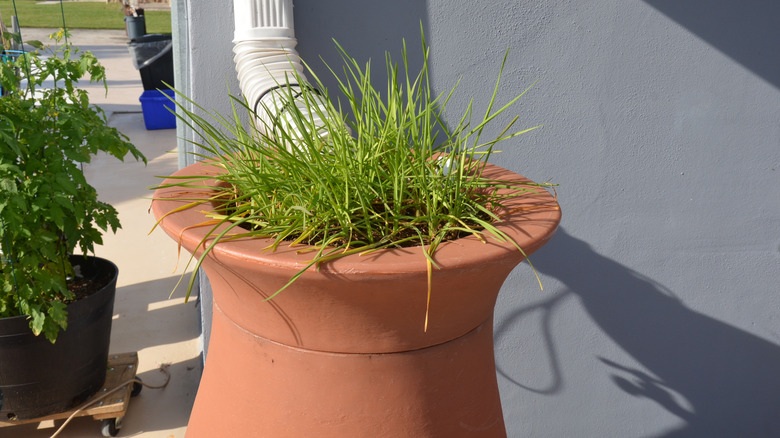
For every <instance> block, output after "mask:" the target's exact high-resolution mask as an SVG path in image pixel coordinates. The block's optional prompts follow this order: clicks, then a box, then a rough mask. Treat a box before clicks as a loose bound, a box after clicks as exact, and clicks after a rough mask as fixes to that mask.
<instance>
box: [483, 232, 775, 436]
mask: <svg viewBox="0 0 780 438" xmlns="http://www.w3.org/2000/svg"><path fill="white" fill-rule="evenodd" d="M533 260H534V265H535V266H536V268H537V270H538V271H539V272H540V273H542V274H544V275H547V276H549V277H554V278H556V279H558V280H559V281H561V282H562V283H563V284H565V285H566V287H567V288H568V291H567V292H565V293H563V294H560V295H557V296H555V297H552V298H550V299H548V300H547V301H544V302H542V303H541V304H536V305H534V306H531V307H528V308H524V309H520V310H519V311H517V312H515V313H513V314H512V316H511V317H510V318H509V319H510V322H511V319H516V318H521V317H524V316H526V315H527V314H528V313H530V312H534V311H538V310H543V311H544V312H545V313H544V317H543V318H542V322H543V333H544V334H543V336H544V339H545V342H546V347H547V349H548V350H549V355H550V367H551V369H552V375H553V381H552V383H550V384H549V385H547V386H546V387H544V388H530V387H528V385H524V384H521V383H520V382H517V381H515V380H513V379H512V377H511V376H506V374H504V375H505V376H506V377H507V378H509V379H510V381H513V383H514V384H516V385H518V386H520V387H522V388H525V389H527V390H529V391H534V392H537V393H542V394H553V393H556V392H557V391H559V390H560V389H561V387H562V381H563V376H562V373H561V366H560V365H559V363H558V358H557V353H556V351H555V343H554V339H553V338H552V335H551V330H550V318H551V315H552V313H553V312H554V310H555V307H556V306H557V305H558V304H560V303H561V302H562V301H563V300H564V299H565V298H566V297H568V296H569V295H571V294H574V295H576V296H577V297H579V299H580V302H581V303H582V306H583V307H584V309H585V310H586V311H587V312H588V314H589V316H590V317H591V318H592V319H593V321H594V322H595V323H596V324H597V325H598V326H599V327H600V328H601V329H602V330H603V332H604V333H605V334H606V335H607V336H609V337H610V338H611V339H612V340H613V341H614V342H615V343H617V344H618V345H619V346H620V347H621V348H622V349H623V350H624V351H625V352H626V353H628V354H630V355H631V356H632V357H634V358H635V359H636V360H637V361H639V362H640V363H641V364H642V366H643V367H644V369H646V370H648V371H649V373H647V372H644V371H641V370H637V369H633V368H630V367H627V366H624V365H621V364H618V363H616V362H614V361H612V360H610V359H607V358H602V357H599V359H600V361H601V362H602V363H603V364H604V365H605V366H606V367H607V370H606V371H607V372H608V373H610V375H611V380H612V381H613V382H614V383H615V385H617V386H618V387H619V388H620V389H622V390H623V391H624V392H625V393H626V394H629V395H632V396H634V397H644V398H648V399H650V400H653V401H654V402H656V403H657V404H658V405H659V406H661V407H663V408H664V409H666V410H667V411H668V412H669V413H671V414H673V415H676V416H677V417H679V418H680V419H682V420H683V421H684V422H685V425H684V426H682V427H680V428H678V429H676V430H673V431H668V432H664V433H661V434H660V435H658V436H659V437H664V438H672V437H675V438H676V437H702V438H704V437H775V436H780V415H779V414H780V346H778V345H776V344H773V343H771V342H768V341H766V340H764V339H762V338H760V337H758V336H755V335H753V334H751V333H748V332H746V331H744V330H741V329H739V328H737V327H734V326H731V325H728V324H726V323H724V322H721V321H718V320H716V319H714V318H712V317H709V316H707V315H704V314H702V313H699V312H697V311H694V310H692V309H690V308H688V307H686V306H685V304H684V303H683V302H682V301H681V300H680V299H679V298H677V297H676V296H674V294H673V293H672V292H671V291H670V290H668V289H666V288H665V287H664V286H662V285H660V284H658V283H657V282H655V281H653V280H652V279H650V278H647V277H645V276H642V275H641V274H639V273H637V272H635V271H632V270H631V269H629V268H628V267H626V266H624V265H621V264H620V263H618V262H616V261H614V260H611V259H609V258H607V257H604V256H603V255H601V254H599V253H597V252H595V251H594V250H593V249H592V248H591V247H590V246H589V245H588V244H587V243H586V242H584V241H582V240H580V239H577V238H576V237H574V236H572V235H570V234H568V233H567V232H566V230H564V229H562V228H561V229H559V230H558V232H557V234H556V236H555V238H554V239H552V241H551V242H550V243H549V244H548V245H547V247H545V248H544V250H542V251H539V252H538V253H536V254H535V255H534V258H533ZM501 333H502V331H501V326H499V327H498V330H497V335H498V336H501ZM499 372H502V370H501V369H499Z"/></svg>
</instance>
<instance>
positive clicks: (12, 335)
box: [0, 256, 119, 421]
mask: <svg viewBox="0 0 780 438" xmlns="http://www.w3.org/2000/svg"><path fill="white" fill-rule="evenodd" d="M71 261H72V262H73V264H74V267H75V266H79V267H80V268H79V269H80V271H81V274H82V275H83V276H84V277H85V278H88V279H99V278H105V279H106V280H107V283H106V284H105V286H103V287H102V288H101V289H100V290H98V291H97V292H95V293H93V294H92V295H90V296H89V297H87V298H83V299H80V300H78V301H75V302H73V303H71V304H69V305H68V307H67V310H68V329H67V330H62V331H60V334H59V336H58V337H57V342H56V343H54V344H52V343H51V342H49V341H48V340H47V339H46V338H45V337H44V336H43V335H41V336H35V335H33V334H32V332H31V331H30V327H29V322H28V320H27V317H26V316H14V317H10V318H0V394H2V399H3V402H2V406H0V420H4V421H8V420H25V419H31V418H38V417H43V416H46V415H50V414H54V413H58V412H64V411H67V410H69V409H72V408H74V407H76V406H77V405H79V404H81V403H83V402H84V401H86V400H87V399H88V398H89V397H91V396H92V395H94V394H95V393H96V392H97V391H98V390H100V388H101V387H102V386H103V383H104V382H105V378H106V366H107V364H108V347H109V342H110V338H111V320H112V317H113V313H114V295H115V294H116V280H117V276H118V273H119V271H118V269H117V267H116V265H114V264H113V263H111V262H109V261H108V260H105V259H101V258H97V257H83V256H73V257H71Z"/></svg>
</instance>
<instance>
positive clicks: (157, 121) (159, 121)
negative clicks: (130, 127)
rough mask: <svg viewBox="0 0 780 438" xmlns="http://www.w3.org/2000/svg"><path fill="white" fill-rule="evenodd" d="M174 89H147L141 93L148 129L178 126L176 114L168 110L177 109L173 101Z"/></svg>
mask: <svg viewBox="0 0 780 438" xmlns="http://www.w3.org/2000/svg"><path fill="white" fill-rule="evenodd" d="M173 96H174V93H173V90H146V91H144V92H143V94H141V98H140V99H139V100H140V101H141V111H143V113H144V125H146V129H147V130H150V131H151V130H153V129H173V128H176V116H175V115H174V114H173V113H172V112H171V111H169V110H168V108H170V109H171V110H175V109H176V105H175V104H174V103H173V101H171V99H172V98H173Z"/></svg>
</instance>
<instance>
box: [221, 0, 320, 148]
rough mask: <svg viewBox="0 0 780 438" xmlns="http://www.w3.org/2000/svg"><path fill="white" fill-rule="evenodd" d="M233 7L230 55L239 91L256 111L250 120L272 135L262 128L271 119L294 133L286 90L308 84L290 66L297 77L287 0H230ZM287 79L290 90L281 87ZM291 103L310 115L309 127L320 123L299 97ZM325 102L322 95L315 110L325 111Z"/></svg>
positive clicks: (297, 60)
mask: <svg viewBox="0 0 780 438" xmlns="http://www.w3.org/2000/svg"><path fill="white" fill-rule="evenodd" d="M233 12H234V16H235V34H234V39H233V44H234V47H233V53H235V56H234V58H233V60H234V61H235V63H236V71H237V72H238V80H239V83H240V86H241V91H242V93H243V95H244V97H245V98H246V100H247V103H248V105H249V107H250V108H252V109H254V110H255V112H256V114H257V117H258V120H256V121H255V125H256V126H257V128H258V129H260V130H262V131H264V132H265V133H266V134H267V135H272V134H273V133H271V132H267V129H266V128H267V127H271V126H275V123H274V122H276V123H279V124H281V126H282V127H287V128H288V132H291V134H292V135H296V134H297V133H298V129H297V127H296V126H295V125H294V123H293V122H292V121H291V120H290V119H288V118H287V117H286V116H289V114H290V113H289V111H285V110H284V108H285V106H286V105H287V104H288V100H289V96H290V95H292V96H296V95H298V94H299V91H300V90H301V88H302V87H307V86H309V85H308V84H296V83H295V81H296V74H295V73H294V72H295V71H297V76H298V78H299V79H298V80H299V81H300V80H301V79H305V76H304V74H303V71H304V69H303V65H302V63H301V58H300V57H299V56H298V52H296V51H295V46H296V44H297V43H298V42H297V40H296V39H295V29H294V26H293V3H292V0H233ZM288 82H289V83H290V88H292V90H290V89H287V84H288ZM291 91H292V93H290V92H291ZM295 104H296V106H297V107H298V108H299V109H300V110H301V111H302V113H303V115H304V117H306V118H307V119H308V120H311V121H313V126H314V127H315V129H318V128H321V127H322V126H323V125H324V122H322V120H321V119H320V117H318V115H317V114H316V112H317V111H314V114H312V112H311V111H309V110H308V109H307V106H306V105H305V104H304V102H303V101H302V100H296V102H295ZM325 105H326V102H324V99H323V101H321V103H320V113H321V114H324V113H326V111H325ZM285 125H287V126H285Z"/></svg>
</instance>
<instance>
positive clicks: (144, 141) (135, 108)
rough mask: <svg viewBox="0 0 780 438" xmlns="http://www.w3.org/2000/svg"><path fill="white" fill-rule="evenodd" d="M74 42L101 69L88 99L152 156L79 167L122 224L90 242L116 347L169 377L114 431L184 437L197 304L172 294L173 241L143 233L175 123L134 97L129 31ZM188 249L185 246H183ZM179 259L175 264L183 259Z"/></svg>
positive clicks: (93, 424) (39, 432)
mask: <svg viewBox="0 0 780 438" xmlns="http://www.w3.org/2000/svg"><path fill="white" fill-rule="evenodd" d="M52 31H53V30H52V29H22V36H23V38H24V39H25V40H32V39H38V40H41V41H46V40H47V39H46V36H47V35H48V34H49V33H51V32H52ZM71 32H72V33H73V37H72V38H71V42H72V43H73V44H74V45H76V46H79V47H80V48H81V49H83V50H91V51H92V52H93V53H94V54H95V55H96V56H97V57H98V59H100V61H101V62H102V63H103V65H105V67H106V69H107V77H108V86H109V91H108V95H106V94H105V92H104V90H103V88H102V87H99V86H95V85H91V86H85V87H84V88H87V89H88V90H89V92H90V96H91V100H92V102H93V103H95V104H98V105H99V106H101V107H102V108H103V109H104V110H105V111H106V113H107V115H108V118H109V124H110V125H111V126H114V127H116V128H117V129H119V130H120V131H121V132H123V133H124V134H125V135H127V136H128V137H129V138H130V141H131V142H132V143H133V144H135V145H136V147H138V148H139V149H140V150H141V151H142V152H143V153H144V154H145V155H146V157H147V159H148V160H149V164H148V165H147V166H144V165H143V163H136V162H133V161H127V162H125V163H122V162H119V161H118V160H116V159H113V158H110V157H107V156H99V157H97V158H96V159H95V160H94V161H93V162H92V163H90V165H88V166H85V172H86V174H87V178H88V180H89V181H90V183H91V184H93V185H94V186H95V187H96V188H97V190H98V193H99V194H100V198H101V200H103V201H105V202H108V203H110V204H112V205H113V206H114V207H115V208H117V209H118V210H119V216H120V220H121V222H122V226H123V228H122V229H121V230H119V231H118V232H117V233H116V234H107V235H105V236H104V245H102V246H100V247H98V248H97V249H96V254H97V255H98V256H100V257H104V258H107V259H109V260H111V261H113V262H114V263H115V264H116V265H117V266H118V267H119V281H118V284H117V296H116V302H115V304H114V322H113V328H112V333H111V348H110V351H111V352H112V353H123V352H131V351H137V352H138V355H139V360H140V363H139V369H138V375H139V376H140V377H141V378H142V379H143V381H144V382H146V383H148V384H152V385H154V384H159V383H162V382H163V381H164V379H165V376H164V374H163V373H161V372H160V371H159V367H160V366H161V365H164V366H167V367H168V370H169V371H170V373H171V380H170V383H169V385H168V387H167V388H165V389H162V390H158V389H149V388H144V389H143V391H141V394H140V395H139V396H138V397H135V398H133V399H132V400H131V402H130V405H129V409H128V412H127V415H126V416H125V418H124V422H123V428H122V429H121V431H120V432H119V435H118V436H120V437H139V438H141V437H143V438H179V437H183V436H184V432H185V430H186V425H187V421H188V419H189V413H190V409H191V408H192V403H193V401H194V398H195V393H196V391H197V386H198V382H199V380H200V375H201V371H202V364H201V344H200V339H199V335H200V328H199V316H198V315H199V309H198V308H197V299H196V297H191V299H190V301H189V302H188V303H184V299H183V295H184V294H183V290H182V289H183V287H182V288H179V290H177V291H176V292H175V293H174V294H173V297H172V298H170V299H169V295H170V294H171V291H172V290H173V288H174V286H175V284H176V282H177V281H178V279H179V276H180V275H181V268H179V271H177V272H175V273H174V268H175V267H176V265H177V248H176V243H175V242H174V241H173V240H171V239H170V238H168V236H167V235H165V234H164V233H163V232H162V231H161V230H157V231H155V232H154V233H152V234H151V235H148V233H149V230H150V229H151V228H152V226H153V224H154V218H153V217H152V215H151V214H149V212H148V209H149V203H150V201H149V198H150V196H151V191H149V190H147V188H148V187H150V186H153V185H155V184H157V183H159V182H160V179H159V178H156V176H164V175H168V174H170V173H172V172H173V171H175V170H176V168H177V157H176V153H175V150H176V130H175V129H166V130H155V131H147V130H146V129H145V128H144V123H143V116H142V113H141V105H140V103H139V101H138V98H139V97H140V96H141V93H142V92H143V87H142V85H141V80H140V74H139V72H138V71H137V70H135V68H134V67H133V64H132V62H131V60H130V56H129V52H128V50H127V46H126V45H127V37H126V35H125V32H124V31H123V30H122V31H115V30H99V31H95V30H78V29H76V30H72V31H71ZM185 255H186V254H185ZM184 262H186V258H184V257H183V258H182V260H181V263H180V265H184ZM62 422H63V421H61V420H60V421H56V422H51V421H48V422H44V423H37V424H28V425H20V426H14V427H8V428H2V429H0V438H5V437H13V438H39V437H40V438H43V437H49V436H51V434H53V433H54V432H55V431H56V428H57V427H59V426H60V425H61V424H62ZM99 426H100V423H99V422H97V421H94V420H93V419H92V418H90V417H85V418H77V419H74V420H73V421H72V422H71V423H70V424H69V425H68V426H67V427H66V428H65V429H64V430H63V432H62V433H61V434H60V435H58V437H61V438H83V437H99V436H101V434H100V430H99Z"/></svg>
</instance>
